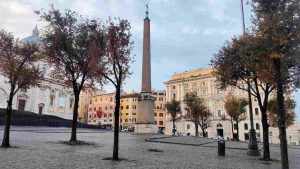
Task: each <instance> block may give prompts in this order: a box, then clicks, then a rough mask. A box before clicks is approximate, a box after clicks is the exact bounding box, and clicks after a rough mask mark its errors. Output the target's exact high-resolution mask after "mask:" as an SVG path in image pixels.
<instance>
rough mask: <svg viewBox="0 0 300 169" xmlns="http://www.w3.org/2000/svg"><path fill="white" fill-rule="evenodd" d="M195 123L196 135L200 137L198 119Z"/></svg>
mask: <svg viewBox="0 0 300 169" xmlns="http://www.w3.org/2000/svg"><path fill="white" fill-rule="evenodd" d="M194 124H195V136H196V137H198V136H199V131H198V123H197V121H194Z"/></svg>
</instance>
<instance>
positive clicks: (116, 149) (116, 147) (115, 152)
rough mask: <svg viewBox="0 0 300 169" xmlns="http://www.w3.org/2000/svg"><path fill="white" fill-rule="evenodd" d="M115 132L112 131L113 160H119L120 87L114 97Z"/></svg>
mask: <svg viewBox="0 0 300 169" xmlns="http://www.w3.org/2000/svg"><path fill="white" fill-rule="evenodd" d="M115 99H116V100H115V102H116V107H115V130H114V149H113V160H114V161H117V160H119V115H120V99H121V86H120V85H117V86H116V96H115Z"/></svg>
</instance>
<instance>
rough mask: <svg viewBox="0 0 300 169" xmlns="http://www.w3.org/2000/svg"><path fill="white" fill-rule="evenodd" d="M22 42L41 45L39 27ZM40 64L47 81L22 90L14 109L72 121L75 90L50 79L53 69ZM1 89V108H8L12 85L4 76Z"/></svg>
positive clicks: (18, 94) (0, 82)
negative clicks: (9, 92)
mask: <svg viewBox="0 0 300 169" xmlns="http://www.w3.org/2000/svg"><path fill="white" fill-rule="evenodd" d="M21 42H28V43H37V44H41V39H40V37H39V31H38V29H37V27H36V28H35V29H34V30H33V32H32V35H31V36H29V37H26V38H24V39H22V40H21ZM39 46H40V47H41V46H42V45H39ZM39 64H40V65H41V66H42V67H44V68H45V70H46V72H45V79H44V80H43V82H42V83H41V84H39V86H38V87H31V88H29V89H20V90H19V91H18V92H17V94H16V95H15V97H14V100H13V109H16V110H22V111H31V112H34V113H38V114H48V115H54V116H58V117H62V118H65V119H72V117H73V107H74V96H73V90H72V89H70V88H68V87H67V86H66V85H64V83H62V82H59V81H58V80H54V79H51V78H50V70H51V69H50V67H49V66H48V65H47V63H45V62H43V61H41V62H40V63H39ZM0 88H1V90H0V108H6V107H7V99H8V91H9V88H10V84H9V83H8V79H7V78H5V77H4V76H2V75H0Z"/></svg>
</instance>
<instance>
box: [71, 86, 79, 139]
mask: <svg viewBox="0 0 300 169" xmlns="http://www.w3.org/2000/svg"><path fill="white" fill-rule="evenodd" d="M79 95H80V91H78V90H77V89H74V97H75V103H74V109H73V121H72V133H71V139H70V141H71V142H74V141H77V136H76V134H77V131H76V130H77V118H78V104H79Z"/></svg>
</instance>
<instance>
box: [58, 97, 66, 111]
mask: <svg viewBox="0 0 300 169" xmlns="http://www.w3.org/2000/svg"><path fill="white" fill-rule="evenodd" d="M58 106H59V107H60V108H64V107H65V98H63V97H60V98H59V99H58Z"/></svg>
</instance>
